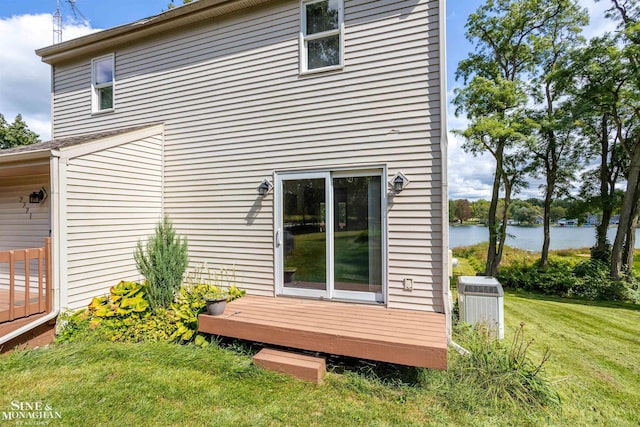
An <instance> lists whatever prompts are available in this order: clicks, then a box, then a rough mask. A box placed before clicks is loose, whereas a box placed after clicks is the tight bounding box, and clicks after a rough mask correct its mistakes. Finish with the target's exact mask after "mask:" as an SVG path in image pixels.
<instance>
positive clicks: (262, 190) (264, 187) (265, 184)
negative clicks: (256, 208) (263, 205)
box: [258, 178, 273, 197]
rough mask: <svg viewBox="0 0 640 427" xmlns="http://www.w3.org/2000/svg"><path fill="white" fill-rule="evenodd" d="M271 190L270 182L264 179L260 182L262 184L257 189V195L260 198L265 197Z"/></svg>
mask: <svg viewBox="0 0 640 427" xmlns="http://www.w3.org/2000/svg"><path fill="white" fill-rule="evenodd" d="M272 188H273V185H272V184H271V182H269V180H268V179H266V178H265V180H264V181H262V183H261V184H260V186H259V187H258V194H260V195H261V196H262V197H265V196H266V195H267V194H269V192H270V191H271V189H272Z"/></svg>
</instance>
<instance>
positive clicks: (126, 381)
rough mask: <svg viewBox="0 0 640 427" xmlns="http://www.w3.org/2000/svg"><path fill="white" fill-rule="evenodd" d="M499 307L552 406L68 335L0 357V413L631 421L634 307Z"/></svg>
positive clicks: (249, 419) (117, 419) (635, 369)
mask: <svg viewBox="0 0 640 427" xmlns="http://www.w3.org/2000/svg"><path fill="white" fill-rule="evenodd" d="M505 311H506V323H507V334H506V335H507V339H506V341H508V340H509V339H510V337H511V336H512V335H513V331H514V330H515V328H517V326H518V325H519V324H520V322H525V324H526V326H525V330H526V333H527V336H528V337H531V338H534V339H535V342H534V343H533V345H532V347H531V352H532V355H533V356H534V359H536V358H537V357H536V356H539V355H540V354H542V352H543V350H544V346H545V345H549V346H550V347H551V350H552V358H551V360H550V361H549V362H548V363H547V365H545V366H546V374H547V376H548V377H550V378H551V379H552V380H553V381H555V382H556V385H557V388H558V390H559V393H560V395H561V398H562V401H563V404H562V407H561V408H559V409H554V408H549V409H532V408H527V407H514V406H513V405H505V406H503V407H501V408H500V409H499V410H496V409H495V408H493V407H491V405H487V404H485V402H484V400H483V396H482V395H479V394H478V395H472V396H470V394H472V391H470V389H469V388H468V387H467V386H466V385H465V384H463V383H460V384H454V385H453V386H451V385H447V384H448V383H447V382H446V376H447V375H448V374H447V373H441V372H429V371H422V370H409V371H407V370H403V371H397V373H395V374H394V372H395V371H394V369H390V370H389V369H387V370H386V373H387V374H388V373H389V372H391V375H390V376H387V377H385V378H386V379H385V380H380V379H376V375H382V372H383V371H381V370H380V369H375V368H374V367H373V366H372V365H367V364H364V365H361V366H360V368H361V369H360V371H358V372H360V373H357V372H356V371H354V370H347V371H345V372H342V371H340V372H342V373H339V374H338V373H330V374H328V375H327V377H326V381H325V384H323V385H320V386H317V385H314V384H308V383H304V382H301V381H297V380H295V379H292V378H288V377H286V376H281V375H278V374H275V373H271V372H266V371H263V370H260V369H258V368H256V367H254V366H253V365H252V364H251V360H250V358H249V357H248V356H247V355H246V352H242V351H240V352H238V351H235V352H234V351H231V350H227V349H220V348H218V347H217V346H215V345H212V346H210V347H208V348H204V349H202V348H197V347H194V346H179V345H170V344H158V343H155V344H154V343H147V344H109V343H82V342H78V343H71V344H59V345H54V346H51V347H50V348H48V349H40V350H36V351H27V352H17V353H14V354H10V355H3V356H0V372H1V373H2V377H1V379H0V415H2V413H3V412H6V411H9V410H10V408H11V402H12V401H14V402H15V401H19V402H36V401H38V402H43V403H44V404H47V405H50V406H51V407H52V409H53V410H55V411H57V412H59V413H60V414H61V415H62V420H59V421H58V420H53V421H51V423H50V424H49V425H51V426H53V425H64V426H87V425H91V426H140V425H158V426H162V425H176V426H202V425H229V426H244V425H246V426H254V425H257V426H261V425H265V426H266V425H292V426H297V425H301V426H306V425H326V426H349V425H353V426H361V425H379V426H383V425H403V426H404V425H420V426H421V425H456V426H457V425H478V426H483V425H505V426H507V425H509V426H511V425H531V426H537V425H567V426H569V425H571V426H592V425H598V426H601V425H604V426H607V425H610V426H627V425H628V426H634V425H638V424H640V405H639V404H638V402H640V334H638V330H639V325H640V307H638V306H633V305H629V304H623V303H591V302H583V301H575V300H565V299H561V298H553V297H541V296H536V295H528V294H525V293H512V292H507V294H506V297H505ZM458 357H459V356H458V355H457V354H456V353H453V352H451V355H450V362H451V365H452V366H455V363H456V360H458ZM368 366H369V367H368ZM363 367H364V369H362V368H363ZM452 370H453V369H452ZM362 371H364V372H365V373H364V374H363V373H361V372H362ZM407 372H409V374H410V375H407ZM400 373H403V375H400ZM2 425H15V424H11V423H8V422H6V421H3V422H2Z"/></svg>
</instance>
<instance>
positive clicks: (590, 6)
mask: <svg viewBox="0 0 640 427" xmlns="http://www.w3.org/2000/svg"><path fill="white" fill-rule="evenodd" d="M580 5H581V6H582V7H586V8H587V10H588V11H589V25H588V26H587V27H586V28H585V29H584V31H583V35H584V36H585V37H586V38H588V39H590V38H592V37H597V36H601V35H603V34H604V33H606V32H611V31H614V30H615V29H616V23H615V22H614V21H612V20H611V19H608V18H605V16H604V15H605V12H606V11H607V9H610V8H611V2H610V1H609V0H601V1H599V2H597V3H596V2H595V1H593V0H582V1H580Z"/></svg>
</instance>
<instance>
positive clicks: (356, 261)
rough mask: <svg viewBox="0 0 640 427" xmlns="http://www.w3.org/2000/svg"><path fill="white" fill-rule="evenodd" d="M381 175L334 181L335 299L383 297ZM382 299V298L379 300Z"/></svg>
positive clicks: (343, 178) (349, 177)
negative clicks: (376, 295) (365, 296)
mask: <svg viewBox="0 0 640 427" xmlns="http://www.w3.org/2000/svg"><path fill="white" fill-rule="evenodd" d="M380 182H381V179H380V176H347V177H339V178H333V200H334V203H333V206H334V218H335V220H334V224H333V249H334V251H333V265H334V268H333V271H334V278H333V289H334V291H335V292H334V296H336V297H342V298H356V299H360V298H361V297H363V296H364V295H358V294H357V293H370V294H382V200H381V188H380V184H381V183H380ZM376 299H378V298H376Z"/></svg>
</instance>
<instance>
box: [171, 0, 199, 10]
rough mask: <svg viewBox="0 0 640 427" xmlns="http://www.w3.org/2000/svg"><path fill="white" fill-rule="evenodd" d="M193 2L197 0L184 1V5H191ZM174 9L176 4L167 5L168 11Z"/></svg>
mask: <svg viewBox="0 0 640 427" xmlns="http://www.w3.org/2000/svg"><path fill="white" fill-rule="evenodd" d="M193 1H196V0H182V4H187V3H191V2H193ZM174 7H176V4H175V3H174V2H173V1H170V2H169V4H168V5H167V9H173V8H174Z"/></svg>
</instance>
